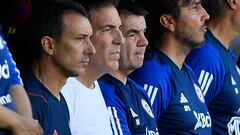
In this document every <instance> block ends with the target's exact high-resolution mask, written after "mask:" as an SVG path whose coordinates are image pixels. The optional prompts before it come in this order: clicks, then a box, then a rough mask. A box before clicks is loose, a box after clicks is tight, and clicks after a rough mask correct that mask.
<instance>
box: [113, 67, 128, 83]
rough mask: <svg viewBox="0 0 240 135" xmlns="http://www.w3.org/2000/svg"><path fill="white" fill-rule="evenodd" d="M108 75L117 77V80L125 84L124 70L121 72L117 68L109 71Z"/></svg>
mask: <svg viewBox="0 0 240 135" xmlns="http://www.w3.org/2000/svg"><path fill="white" fill-rule="evenodd" d="M110 75H112V76H113V77H115V78H117V79H118V80H119V81H121V82H122V83H123V84H125V85H126V83H127V75H126V74H125V73H124V72H121V71H120V70H117V71H113V72H111V73H110Z"/></svg>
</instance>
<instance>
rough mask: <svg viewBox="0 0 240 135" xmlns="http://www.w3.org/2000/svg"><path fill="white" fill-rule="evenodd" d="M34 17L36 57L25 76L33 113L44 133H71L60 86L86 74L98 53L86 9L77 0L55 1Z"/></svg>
mask: <svg viewBox="0 0 240 135" xmlns="http://www.w3.org/2000/svg"><path fill="white" fill-rule="evenodd" d="M43 6H44V8H41V9H38V10H37V11H38V12H35V13H34V14H33V18H32V21H31V25H30V26H31V27H30V28H31V32H32V36H33V38H32V40H33V44H31V46H32V47H35V49H33V52H34V54H35V55H34V57H33V58H34V61H33V65H32V71H30V73H28V74H27V75H26V76H25V77H24V79H23V80H24V86H25V89H26V90H27V93H28V95H29V97H30V101H31V104H32V108H33V116H34V118H35V119H37V120H38V121H39V122H40V124H41V126H42V127H43V130H44V135H58V134H59V135H71V132H70V128H69V112H68V107H67V104H66V101H65V99H64V97H63V96H62V94H61V93H60V90H61V89H62V86H63V85H64V84H65V82H66V80H67V78H68V77H70V76H77V75H82V74H84V72H85V68H86V66H87V65H88V62H89V56H90V55H92V54H94V53H95V49H94V47H93V46H92V43H91V41H90V36H91V35H92V29H91V24H90V22H89V20H88V15H87V13H86V10H85V9H84V8H83V7H82V6H81V5H79V4H77V3H76V2H72V1H63V2H57V1H51V2H48V3H46V5H43Z"/></svg>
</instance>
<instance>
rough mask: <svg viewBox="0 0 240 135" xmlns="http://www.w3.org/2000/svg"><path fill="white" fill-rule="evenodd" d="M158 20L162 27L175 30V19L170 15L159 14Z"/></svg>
mask: <svg viewBox="0 0 240 135" xmlns="http://www.w3.org/2000/svg"><path fill="white" fill-rule="evenodd" d="M159 21H160V23H161V25H162V26H163V27H165V28H166V29H168V30H169V31H171V32H173V31H174V30H175V27H174V26H175V21H174V19H173V18H172V16H170V15H166V14H163V15H161V16H160V18H159Z"/></svg>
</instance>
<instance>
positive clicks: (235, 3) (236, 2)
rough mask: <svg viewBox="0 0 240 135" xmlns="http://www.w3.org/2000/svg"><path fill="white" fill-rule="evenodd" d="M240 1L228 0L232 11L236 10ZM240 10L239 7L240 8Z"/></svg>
mask: <svg viewBox="0 0 240 135" xmlns="http://www.w3.org/2000/svg"><path fill="white" fill-rule="evenodd" d="M239 2H240V1H239V0H227V3H228V6H229V7H230V8H231V9H234V10H235V9H236V8H237V7H238V6H240V5H239ZM238 8H239V7H238Z"/></svg>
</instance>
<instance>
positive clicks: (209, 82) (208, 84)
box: [203, 74, 213, 96]
mask: <svg viewBox="0 0 240 135" xmlns="http://www.w3.org/2000/svg"><path fill="white" fill-rule="evenodd" d="M212 81H213V75H212V74H211V75H210V77H209V79H208V82H207V85H206V86H205V89H204V90H203V95H204V96H205V95H206V93H207V91H208V88H209V86H210V84H211V82H212Z"/></svg>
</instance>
